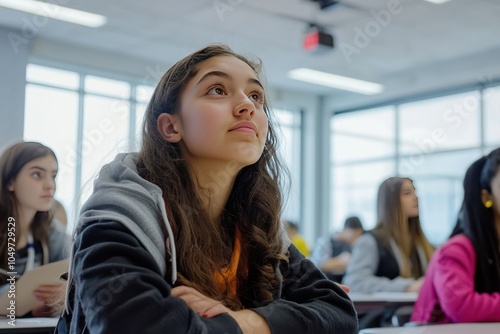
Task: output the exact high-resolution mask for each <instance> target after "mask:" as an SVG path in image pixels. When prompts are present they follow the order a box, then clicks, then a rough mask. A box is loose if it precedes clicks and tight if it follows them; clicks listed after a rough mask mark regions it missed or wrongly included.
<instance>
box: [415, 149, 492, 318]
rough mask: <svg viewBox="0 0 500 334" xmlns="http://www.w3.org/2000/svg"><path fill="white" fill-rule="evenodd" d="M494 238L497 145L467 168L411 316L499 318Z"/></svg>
mask: <svg viewBox="0 0 500 334" xmlns="http://www.w3.org/2000/svg"><path fill="white" fill-rule="evenodd" d="M499 240H500V148H498V149H496V150H494V151H492V152H491V153H490V154H489V155H487V156H485V157H481V158H480V159H478V160H477V161H475V162H474V163H473V164H472V165H471V166H470V167H469V168H468V170H467V172H466V174H465V178H464V199H463V202H462V209H461V210H460V214H459V217H458V221H457V224H456V226H455V229H454V230H453V232H452V234H451V237H450V239H448V240H447V241H446V242H445V243H444V244H443V245H442V246H441V247H440V248H439V249H438V250H437V251H436V254H435V255H434V256H433V258H432V260H431V263H430V265H429V270H428V273H427V276H426V278H425V281H424V284H423V286H422V289H421V290H420V293H419V296H418V300H417V302H416V303H415V308H414V310H413V314H412V321H416V322H426V323H448V322H495V321H496V322H498V321H500V248H499Z"/></svg>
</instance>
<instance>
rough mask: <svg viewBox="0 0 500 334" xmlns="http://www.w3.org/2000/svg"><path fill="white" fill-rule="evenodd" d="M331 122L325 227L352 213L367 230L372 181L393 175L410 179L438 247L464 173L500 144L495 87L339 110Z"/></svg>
mask: <svg viewBox="0 0 500 334" xmlns="http://www.w3.org/2000/svg"><path fill="white" fill-rule="evenodd" d="M482 102H483V103H482ZM482 105H484V108H481V106H482ZM331 125H332V126H331V129H332V133H331V143H332V145H331V147H332V154H331V156H332V161H331V166H332V172H331V175H332V192H331V194H332V195H331V199H332V213H331V216H332V225H331V228H332V229H334V230H338V229H340V228H341V227H342V224H343V220H344V219H345V218H346V216H348V215H353V214H355V215H358V216H360V218H361V219H362V221H363V223H364V224H365V226H366V227H367V228H372V227H373V226H374V225H375V223H376V191H377V189H378V186H379V185H380V183H381V182H382V181H383V180H384V179H385V178H387V177H389V176H394V175H398V176H403V177H410V178H411V179H412V180H413V182H414V185H415V187H416V189H417V195H418V196H419V208H420V218H421V222H422V226H423V229H424V232H425V233H426V235H427V237H428V238H429V240H430V241H431V242H432V243H434V244H435V245H439V244H441V243H442V242H443V241H444V240H446V238H447V237H448V236H449V233H450V232H451V229H452V228H453V226H454V224H455V222H456V218H457V214H458V210H459V207H460V204H461V201H462V196H463V191H462V180H463V177H464V174H465V170H466V169H467V167H468V166H469V165H470V164H471V163H472V162H473V161H474V160H475V159H477V158H478V157H480V156H481V154H483V153H487V152H489V151H490V150H491V149H493V148H494V146H495V145H497V146H500V134H499V133H500V131H499V130H498V129H500V92H499V89H498V88H490V89H486V90H483V91H481V92H480V91H471V92H467V93H462V94H455V95H449V96H444V97H440V98H434V99H429V100H422V101H417V102H411V103H403V104H399V105H393V106H388V107H384V108H377V109H368V110H362V111H357V112H350V113H341V114H338V115H334V116H333V117H332V119H331Z"/></svg>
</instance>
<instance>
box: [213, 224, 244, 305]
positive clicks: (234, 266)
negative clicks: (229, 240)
mask: <svg viewBox="0 0 500 334" xmlns="http://www.w3.org/2000/svg"><path fill="white" fill-rule="evenodd" d="M240 256H241V233H240V230H239V229H238V228H236V233H235V237H234V249H233V255H232V256H231V262H230V263H229V265H228V266H227V267H225V268H223V269H222V270H221V271H217V272H215V273H214V276H215V280H216V282H217V285H218V286H219V290H220V291H221V292H222V293H225V292H226V288H229V293H230V294H232V295H233V296H236V290H237V283H238V264H239V262H240ZM226 282H227V283H228V285H229V286H228V287H227V286H226Z"/></svg>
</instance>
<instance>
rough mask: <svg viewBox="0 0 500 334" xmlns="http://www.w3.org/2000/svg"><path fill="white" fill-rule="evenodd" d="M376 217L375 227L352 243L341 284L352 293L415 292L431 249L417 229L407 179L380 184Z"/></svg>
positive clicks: (416, 211) (415, 204)
mask: <svg viewBox="0 0 500 334" xmlns="http://www.w3.org/2000/svg"><path fill="white" fill-rule="evenodd" d="M377 216H378V217H377V218H378V220H377V224H376V226H375V228H374V229H373V230H372V231H369V232H367V233H365V234H363V235H362V236H361V237H359V238H358V239H357V241H356V243H355V244H354V246H353V249H352V255H351V259H350V261H349V264H348V266H347V270H346V274H345V276H344V278H343V280H342V282H343V283H344V284H347V285H349V286H350V288H351V290H352V291H353V292H363V293H372V292H380V291H395V292H397V291H399V292H402V291H408V292H417V291H419V289H420V287H421V285H422V282H423V277H424V275H425V272H426V269H427V263H428V261H429V259H430V257H431V255H432V253H433V247H432V246H431V244H430V243H429V242H428V241H427V238H426V237H425V235H424V233H423V231H422V228H421V226H420V219H419V208H418V197H417V195H416V192H415V187H414V186H413V182H412V180H411V179H409V178H401V177H391V178H388V179H387V180H385V181H384V182H382V184H381V185H380V187H379V190H378V197H377Z"/></svg>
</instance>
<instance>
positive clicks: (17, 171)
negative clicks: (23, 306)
mask: <svg viewBox="0 0 500 334" xmlns="http://www.w3.org/2000/svg"><path fill="white" fill-rule="evenodd" d="M57 167H58V166H57V159H56V156H55V154H54V152H53V151H52V150H51V149H50V148H48V147H46V146H44V145H42V144H40V143H37V142H20V143H16V144H14V145H12V146H10V147H8V148H7V149H5V151H3V153H2V154H1V156H0V175H1V178H0V222H1V223H0V285H1V287H0V293H3V292H5V291H6V290H7V288H8V284H7V279H8V278H9V277H10V275H9V274H8V272H12V271H13V270H11V267H10V266H9V265H8V257H9V254H8V249H9V247H8V246H10V245H12V244H13V245H15V272H17V277H19V276H21V275H22V274H24V273H25V272H26V271H28V270H31V269H33V268H35V267H38V266H41V265H44V264H47V263H50V262H55V261H59V260H62V259H64V258H65V257H66V256H67V253H68V252H67V251H66V248H67V246H68V245H67V236H66V233H65V232H64V229H63V227H62V226H61V225H60V224H59V222H58V221H57V220H54V219H53V217H52V215H51V213H50V211H49V210H50V208H51V206H52V204H53V200H54V193H55V191H56V182H55V178H56V175H57ZM10 228H14V231H15V232H14V233H15V234H14V235H12V234H10V237H9V233H7V231H11V232H12V230H11V229H10ZM60 291H61V286H59V285H41V286H39V287H38V288H37V289H36V290H35V291H34V294H35V296H36V297H37V298H38V299H39V300H41V301H43V302H44V303H43V305H42V306H40V307H36V308H34V309H33V310H31V315H33V316H47V315H51V314H52V309H51V308H50V307H49V306H48V305H49V304H51V302H52V301H53V299H54V298H56V296H57V295H60V293H61V292H60Z"/></svg>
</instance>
